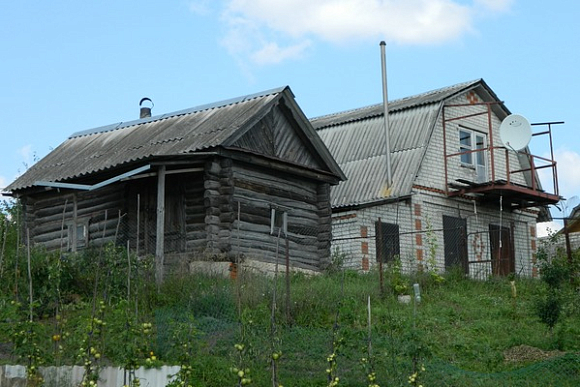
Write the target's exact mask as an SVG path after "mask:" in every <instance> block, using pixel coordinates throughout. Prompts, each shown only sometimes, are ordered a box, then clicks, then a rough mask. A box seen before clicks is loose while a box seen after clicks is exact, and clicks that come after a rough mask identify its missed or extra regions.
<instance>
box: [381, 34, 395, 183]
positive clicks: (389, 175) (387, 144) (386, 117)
mask: <svg viewBox="0 0 580 387" xmlns="http://www.w3.org/2000/svg"><path fill="white" fill-rule="evenodd" d="M386 45H387V44H386V43H385V42H384V41H382V42H381V43H380V46H381V70H382V78H383V110H384V121H385V122H384V124H385V148H386V149H385V153H386V159H387V160H386V161H387V186H388V187H389V188H390V187H391V185H392V184H393V175H392V173H391V144H390V137H391V136H390V131H389V96H388V92H387V58H386V54H385V46H386Z"/></svg>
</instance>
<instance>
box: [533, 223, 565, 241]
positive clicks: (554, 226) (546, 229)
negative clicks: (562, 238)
mask: <svg viewBox="0 0 580 387" xmlns="http://www.w3.org/2000/svg"><path fill="white" fill-rule="evenodd" d="M561 228H562V224H561V223H559V222H555V221H551V222H543V223H538V224H537V225H536V235H537V236H538V238H541V237H545V236H548V235H552V234H554V233H556V232H557V231H558V230H560V229H561Z"/></svg>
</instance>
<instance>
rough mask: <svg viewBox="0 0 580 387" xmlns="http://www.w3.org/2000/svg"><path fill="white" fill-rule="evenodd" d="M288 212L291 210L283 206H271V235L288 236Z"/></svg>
mask: <svg viewBox="0 0 580 387" xmlns="http://www.w3.org/2000/svg"><path fill="white" fill-rule="evenodd" d="M288 210H289V208H287V207H283V206H274V205H272V206H270V234H271V235H278V230H280V234H282V235H286V234H287V233H288Z"/></svg>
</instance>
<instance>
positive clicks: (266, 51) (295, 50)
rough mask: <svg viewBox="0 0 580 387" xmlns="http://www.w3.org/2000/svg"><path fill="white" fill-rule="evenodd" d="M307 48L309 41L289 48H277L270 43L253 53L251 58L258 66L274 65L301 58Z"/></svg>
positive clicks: (275, 44) (274, 44)
mask: <svg viewBox="0 0 580 387" xmlns="http://www.w3.org/2000/svg"><path fill="white" fill-rule="evenodd" d="M309 46H310V42H309V41H304V42H301V43H299V44H295V45H293V46H289V47H279V46H278V44H277V43H275V42H270V43H268V44H266V45H265V46H263V47H262V48H261V49H260V50H259V51H257V52H255V53H254V54H253V55H252V56H251V58H252V61H253V62H254V63H256V64H259V65H268V64H276V63H280V62H282V61H285V60H286V59H289V58H298V57H300V56H302V55H303V53H304V52H305V51H306V49H307V48H308V47H309Z"/></svg>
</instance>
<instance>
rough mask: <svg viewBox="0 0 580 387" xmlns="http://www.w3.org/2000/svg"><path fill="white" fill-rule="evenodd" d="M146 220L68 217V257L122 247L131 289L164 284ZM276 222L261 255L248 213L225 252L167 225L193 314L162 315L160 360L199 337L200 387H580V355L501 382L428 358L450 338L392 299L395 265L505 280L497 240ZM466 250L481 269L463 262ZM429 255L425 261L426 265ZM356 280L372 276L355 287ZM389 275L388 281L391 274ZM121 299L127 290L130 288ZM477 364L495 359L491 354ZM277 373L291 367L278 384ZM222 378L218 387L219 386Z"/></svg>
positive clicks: (181, 288)
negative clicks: (323, 231)
mask: <svg viewBox="0 0 580 387" xmlns="http://www.w3.org/2000/svg"><path fill="white" fill-rule="evenodd" d="M65 207H66V204H65ZM144 213H145V214H148V215H146V216H139V217H138V218H137V220H135V221H132V220H131V218H130V217H129V216H127V214H125V213H121V212H118V213H114V214H112V213H108V212H106V211H104V212H102V213H93V214H92V215H91V217H90V218H86V219H84V220H82V221H81V222H77V223H74V224H73V223H71V222H69V221H68V220H67V219H65V217H63V220H62V232H61V233H60V235H61V236H60V240H58V242H57V243H55V245H58V246H61V249H62V255H63V256H64V257H67V256H70V257H74V254H73V253H74V252H75V251H76V252H77V253H81V252H82V251H83V250H86V249H87V248H89V247H93V248H95V249H96V250H97V251H100V250H99V249H104V248H105V246H107V244H108V243H113V244H115V245H117V246H120V247H123V248H128V250H129V254H131V255H133V256H134V257H135V260H136V261H135V262H136V263H135V265H136V266H135V267H136V269H135V270H134V271H133V272H132V274H131V272H130V271H127V272H126V273H125V274H126V276H127V277H129V278H130V279H131V280H133V281H138V278H139V276H140V275H141V276H143V277H142V279H143V278H146V279H147V281H149V282H151V281H153V276H152V275H151V272H147V273H148V274H147V275H146V274H145V271H146V268H145V267H141V266H139V265H140V263H139V262H146V261H147V260H146V258H147V257H154V256H155V254H156V248H157V243H158V239H157V237H156V235H155V233H154V232H153V231H152V230H154V227H155V225H156V221H155V214H154V213H153V212H152V211H150V210H148V211H145V212H144ZM266 215H267V216H265V219H262V226H261V227H260V228H259V233H261V234H263V235H265V237H263V239H260V238H258V239H256V240H254V241H252V242H251V243H248V242H247V241H244V240H242V239H243V238H244V236H245V235H247V231H248V230H249V229H250V228H251V227H250V225H249V224H250V222H246V221H244V220H243V219H244V216H243V214H239V213H238V214H237V218H236V219H234V222H233V225H234V226H233V227H231V228H230V229H228V230H225V231H223V232H222V233H221V234H219V233H218V235H221V236H222V237H223V238H224V239H226V240H227V241H228V243H227V244H225V245H224V244H223V241H220V240H215V241H211V240H210V241H208V240H207V239H204V238H201V237H200V238H199V239H196V240H195V241H193V242H192V240H191V237H192V236H204V235H205V236H207V229H206V228H205V227H206V226H204V227H201V226H185V227H182V226H183V224H178V225H175V224H174V225H166V226H167V227H166V230H167V232H166V234H165V239H164V241H163V242H164V252H165V253H166V259H167V261H166V262H165V263H166V265H168V267H169V269H170V270H169V273H171V276H169V277H168V279H167V284H168V285H167V286H168V288H167V289H165V290H166V291H167V292H169V293H170V294H171V296H172V297H173V298H172V299H174V300H175V299H177V300H179V301H178V302H174V303H172V304H170V305H165V306H163V307H155V309H154V312H153V315H154V320H155V321H154V322H155V326H156V340H155V353H157V354H159V356H160V357H161V358H167V359H169V358H172V356H173V355H172V351H174V350H175V348H173V347H172V343H173V341H174V337H175V333H176V332H175V329H176V328H175V327H176V326H178V325H179V324H181V326H183V325H184V324H185V325H186V326H188V327H189V328H190V329H189V331H188V332H190V335H189V336H188V337H186V338H182V340H184V343H185V344H188V345H190V346H192V347H193V348H195V352H194V353H193V354H192V355H191V356H192V359H191V362H192V364H194V365H195V367H197V369H196V371H195V377H194V378H193V379H192V380H194V381H196V383H197V384H198V385H207V386H213V385H215V386H223V385H229V384H232V383H231V381H232V380H234V379H235V375H234V376H232V375H231V374H229V373H228V371H227V370H228V369H229V368H231V367H232V366H239V365H241V366H243V367H245V368H248V369H251V370H252V371H251V374H252V380H253V384H254V385H258V386H271V385H272V380H273V378H275V379H276V380H278V381H280V384H283V383H284V380H292V381H294V383H297V384H296V385H301V386H323V385H328V384H329V383H330V382H331V380H329V375H332V377H333V378H334V377H338V378H339V379H340V385H345V386H362V385H367V384H368V382H369V380H368V376H369V373H371V372H374V373H375V374H376V382H377V383H378V384H379V385H384V386H387V385H389V386H390V385H399V386H402V385H424V386H531V385H554V386H576V385H579V384H580V354H579V353H577V352H568V353H561V354H557V355H553V356H552V357H549V358H542V359H540V360H537V359H536V360H534V361H527V362H524V363H517V365H516V364H511V363H509V362H507V361H504V360H501V361H498V360H497V359H495V360H494V361H493V362H492V363H493V366H492V367H491V369H494V371H493V372H485V371H481V369H485V368H486V367H487V365H486V364H480V371H477V372H476V371H472V370H467V369H463V368H461V367H460V366H457V363H458V362H459V363H461V360H460V359H459V361H451V360H449V359H440V358H437V356H434V355H433V354H429V353H428V352H429V351H428V347H429V343H430V341H431V338H430V335H436V334H437V333H436V332H429V331H426V330H425V329H424V327H422V325H421V323H420V322H419V321H418V318H419V317H418V314H417V312H416V309H415V310H414V309H413V306H409V305H407V304H403V303H399V302H398V301H393V300H394V299H395V298H394V297H390V296H396V293H397V292H396V291H395V290H394V287H393V286H392V285H393V281H394V277H393V271H392V269H393V263H394V262H395V261H399V262H400V270H401V273H399V274H404V273H405V272H407V273H413V272H417V271H420V269H424V270H426V271H429V270H435V271H437V272H439V273H442V272H443V271H444V270H445V269H446V268H448V266H449V265H457V266H459V267H460V268H461V269H462V270H465V271H466V272H468V273H469V274H470V275H471V276H472V277H475V278H483V279H485V278H489V277H490V276H492V275H494V274H498V273H496V272H495V269H494V265H493V264H492V260H493V259H492V250H493V248H492V247H493V246H492V245H493V242H490V240H491V239H492V238H494V236H493V235H492V233H493V232H494V230H482V231H479V232H472V233H470V234H467V233H462V231H463V228H461V227H447V228H439V229H433V228H428V229H427V230H423V231H416V230H413V229H412V228H411V227H410V226H408V228H405V227H407V226H403V225H397V227H396V228H395V227H394V226H393V225H392V224H388V223H387V224H386V225H384V224H383V222H382V221H381V219H379V218H377V219H376V222H375V225H374V227H369V228H367V229H363V228H361V227H358V228H357V229H353V228H352V227H351V228H349V227H347V226H346V225H339V226H335V228H334V230H333V237H332V239H329V240H328V241H325V240H324V238H322V239H321V238H319V235H318V233H319V229H318V228H317V227H316V226H315V225H300V224H296V223H292V222H291V221H288V223H287V224H285V223H284V222H285V221H284V220H283V219H282V220H281V221H279V220H278V219H276V217H275V215H276V214H274V216H273V217H272V218H270V217H269V216H270V214H269V213H268V214H266ZM341 227H343V228H342V229H341ZM34 237H35V235H32V238H34ZM36 237H39V235H36ZM498 238H499V239H500V240H501V236H498ZM57 239H58V238H57ZM196 241H197V242H196ZM325 243H326V244H325ZM244 244H245V245H244ZM240 246H244V249H239V247H240ZM236 247H238V249H237V250H236ZM319 249H328V250H329V251H330V254H329V256H328V265H327V266H326V267H325V269H327V270H328V271H329V272H331V274H329V275H318V276H316V277H315V278H316V279H315V280H314V279H313V280H312V281H308V280H305V278H309V277H308V276H309V275H310V274H311V273H309V272H307V271H306V269H308V268H310V267H311V266H313V265H312V263H311V262H312V258H311V257H313V256H316V251H317V250H319ZM302 250H306V253H304V252H302ZM466 250H467V251H468V252H469V253H468V257H469V259H468V260H467V261H461V260H460V258H462V257H463V256H462V254H464V253H465V251H466ZM216 251H217V253H216ZM232 251H233V254H230V253H231V252H232ZM417 251H422V254H421V255H420V259H419V255H418V254H417ZM20 254H23V251H20ZM449 255H451V257H449ZM441 256H443V259H439V257H441ZM365 258H366V263H365ZM16 262H18V260H16ZM148 262H150V261H148ZM3 263H9V260H4V261H3ZM379 263H380V264H381V266H382V268H383V270H384V271H385V272H387V271H390V276H388V275H385V279H384V281H385V287H386V288H388V289H390V290H388V291H387V293H388V294H387V298H385V294H382V293H383V292H384V290H383V288H382V287H381V286H379V284H378V281H379V279H378V278H377V276H376V275H375V274H376V271H377V268H378V267H379V265H378V264H379ZM496 264H500V265H501V262H496ZM21 265H22V261H21ZM383 265H384V266H383ZM21 267H22V266H21ZM123 267H124V263H121V262H117V263H116V264H115V263H113V266H112V269H114V270H119V271H122V270H126V269H123ZM521 267H523V266H521ZM2 268H3V271H2V273H3V274H2V275H5V274H6V275H7V273H9V272H10V268H9V267H8V266H6V265H4V266H2ZM115 268H117V269H115ZM290 268H292V271H293V273H294V272H295V271H299V272H300V271H301V270H300V269H302V272H303V273H307V274H298V275H296V274H293V275H291V276H286V273H287V270H289V269H290ZM314 268H316V267H314ZM317 269H320V268H317ZM353 269H354V270H356V271H359V272H363V273H368V276H367V277H364V276H360V277H357V276H354V274H352V272H353V271H354V270H353ZM139 270H141V271H139ZM498 270H499V269H498ZM522 270H523V269H522ZM526 270H527V268H526ZM264 274H265V275H264ZM380 274H381V278H382V271H381V273H380ZM395 274H396V273H395ZM353 276H354V278H357V279H356V280H354V281H355V282H356V284H355V285H353V284H352V283H351V280H350V279H351V277H353ZM104 278H105V279H107V278H109V277H107V276H104ZM115 278H117V277H115ZM365 278H366V279H365ZM381 281H382V280H381ZM115 286H117V287H118V288H120V289H122V288H123V286H124V282H120V283H118V284H115ZM345 286H346V287H351V286H352V287H353V288H349V289H348V290H347V291H346V292H344V291H342V290H341V289H344V287H345ZM20 288H21V289H22V288H25V286H24V285H23V284H21V285H20ZM367 297H372V300H373V305H374V308H376V309H377V310H381V312H380V314H379V315H378V316H374V315H373V316H372V323H371V324H368V322H369V321H371V317H370V315H371V312H372V310H371V309H369V310H367V309H366V308H365V307H366V305H367ZM389 297H390V298H389ZM411 299H413V298H412V297H411ZM413 305H414V304H413ZM367 313H368V315H367ZM372 313H374V312H372ZM419 313H420V312H419ZM328 316H331V317H330V318H329V317H328ZM335 317H336V318H335ZM3 323H6V321H3ZM572 334H574V333H572ZM236 345H243V346H244V350H243V352H242V351H240V352H241V353H238V352H236V350H237V347H236ZM369 348H372V350H371V349H369ZM273 353H282V354H283V355H282V357H281V358H280V359H281V360H280V361H279V362H278V363H273V362H272V355H273ZM333 354H334V355H335V357H334V358H333V359H332V360H329V358H331V356H332V355H333ZM105 355H106V354H105ZM472 356H474V357H478V356H480V357H482V358H486V354H483V353H473V354H472ZM9 358H10V357H9ZM363 359H366V362H365V361H364V360H363ZM482 361H483V362H485V360H482ZM273 364H276V365H277V367H276V368H275V370H276V371H275V372H274V375H273V369H274V368H273ZM216 369H217V370H222V372H216ZM497 369H499V371H498V370H497ZM329 370H330V371H329ZM222 374H223V375H222ZM208 375H209V376H210V377H211V378H213V380H208V379H206V378H208ZM413 375H416V376H415V377H414V379H410V378H411V377H413ZM224 383H227V384H224ZM197 384H194V385H197Z"/></svg>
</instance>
